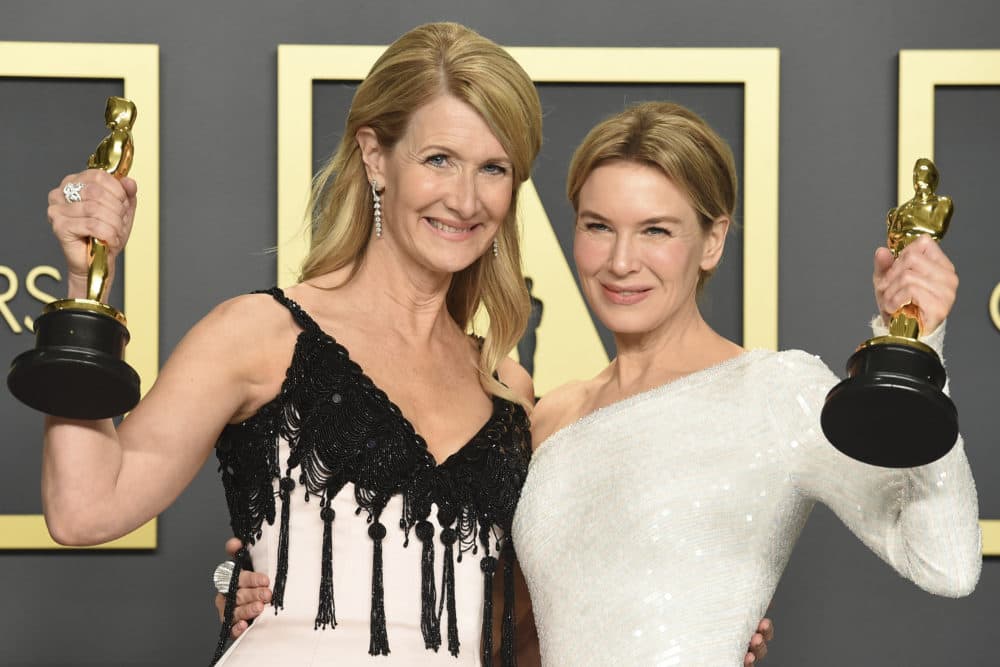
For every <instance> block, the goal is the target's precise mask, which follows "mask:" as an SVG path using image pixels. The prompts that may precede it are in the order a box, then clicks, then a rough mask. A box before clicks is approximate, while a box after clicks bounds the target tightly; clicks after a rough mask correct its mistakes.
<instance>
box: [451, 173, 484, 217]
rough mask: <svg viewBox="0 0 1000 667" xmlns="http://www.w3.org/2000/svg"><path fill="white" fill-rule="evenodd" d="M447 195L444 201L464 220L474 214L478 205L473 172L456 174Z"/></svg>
mask: <svg viewBox="0 0 1000 667" xmlns="http://www.w3.org/2000/svg"><path fill="white" fill-rule="evenodd" d="M449 195H450V196H449V198H448V201H447V202H446V204H447V206H448V208H450V209H451V210H453V211H454V212H455V213H456V214H457V215H458V216H459V217H460V218H462V219H464V220H468V219H469V218H471V217H472V216H474V215H475V214H476V209H477V208H478V206H479V195H478V193H477V192H476V174H475V172H469V171H463V172H462V173H460V174H457V175H456V176H455V180H454V182H453V183H452V188H451V192H450V193H449Z"/></svg>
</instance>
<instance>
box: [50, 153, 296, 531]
mask: <svg viewBox="0 0 1000 667" xmlns="http://www.w3.org/2000/svg"><path fill="white" fill-rule="evenodd" d="M70 182H75V183H81V184H83V187H82V189H81V195H82V201H76V202H69V201H67V200H66V199H65V197H64V196H63V191H62V188H63V186H65V185H66V184H67V183H70ZM136 194H137V186H136V183H135V181H132V180H131V179H127V178H125V179H122V180H120V181H119V180H118V179H116V178H114V177H112V176H110V175H109V174H107V173H105V172H103V171H101V170H97V169H90V170H87V171H84V172H81V173H78V174H70V175H69V176H67V177H66V178H65V179H63V181H62V182H61V183H60V184H59V186H57V187H56V188H55V189H53V190H52V192H50V193H49V208H48V217H49V221H50V223H51V224H52V229H53V233H54V234H55V236H56V238H57V240H58V241H59V243H60V245H61V246H62V250H63V254H64V256H65V257H66V263H67V279H68V284H69V297H70V298H79V297H83V296H86V294H85V292H86V276H87V269H88V261H87V256H88V250H87V247H88V239H89V238H90V237H96V238H100V239H102V240H104V241H105V242H106V244H107V246H108V251H109V264H110V265H111V266H112V267H113V266H114V258H115V257H116V256H117V255H118V254H119V253H120V252H121V251H122V249H123V248H124V246H125V243H126V241H127V239H128V235H129V233H130V231H131V227H132V220H133V217H134V213H135V209H136V201H137V200H136ZM255 303H256V306H254V305H253V304H255ZM260 314H261V306H260V303H259V302H255V301H253V298H251V297H244V298H241V299H236V300H234V301H232V302H229V303H227V304H224V305H223V306H220V307H219V308H216V309H215V310H214V311H213V312H212V313H211V314H209V315H208V316H207V317H206V318H205V319H204V320H202V321H201V322H199V323H198V324H197V325H196V326H195V327H194V328H193V329H192V330H191V332H190V333H189V334H188V335H187V336H186V337H185V338H184V340H183V341H181V343H180V345H179V346H178V347H177V349H176V350H175V351H174V353H173V355H172V356H171V358H170V360H169V361H168V362H167V364H166V365H165V366H164V368H163V370H162V371H161V373H160V376H159V378H158V380H157V382H156V384H155V385H154V386H153V387H152V389H151V390H150V391H149V393H148V394H147V395H146V397H145V398H144V399H143V400H142V401H141V402H140V403H139V405H138V406H137V407H136V408H135V410H134V411H133V412H132V413H131V414H130V415H129V416H128V418H127V419H125V421H124V422H123V423H122V424H121V426H120V427H119V428H118V429H117V431H116V429H115V427H114V424H113V423H112V421H111V420H110V419H106V420H99V421H83V420H70V419H61V418H56V417H47V418H46V420H45V435H44V450H43V461H42V504H43V509H44V512H45V518H46V522H47V524H48V527H49V532H50V533H51V534H52V537H53V538H54V539H55V540H56V541H58V542H60V543H63V544H68V545H86V544H96V543H100V542H105V541H107V540H110V539H114V538H116V537H119V536H121V535H124V534H125V533H127V532H129V531H131V530H133V529H134V528H136V527H138V526H140V525H142V524H143V523H145V522H146V521H148V520H149V519H151V518H152V517H154V516H156V515H157V514H158V513H159V512H161V511H162V510H163V509H164V508H166V507H167V506H168V505H169V504H170V503H171V502H172V501H173V500H174V499H175V498H176V497H177V496H178V494H180V492H181V491H182V490H183V489H184V488H185V487H186V486H187V484H188V483H189V482H190V481H191V479H192V478H193V477H194V475H195V474H196V472H197V471H198V469H199V468H200V466H201V465H202V463H204V461H205V459H206V457H207V456H208V454H209V452H210V451H211V448H212V445H213V443H214V441H215V439H216V437H217V436H218V434H219V432H220V431H221V429H222V428H223V426H224V425H225V424H226V423H227V422H228V421H230V420H232V419H233V418H234V416H236V415H237V414H239V413H240V411H241V410H242V409H245V408H246V406H247V405H249V404H250V403H251V402H252V400H251V396H252V394H253V391H252V390H253V388H254V387H255V381H257V380H259V378H260V377H264V376H266V374H267V372H268V371H269V370H270V369H267V368H261V364H260V363H259V360H258V359H255V358H254V353H253V346H252V345H250V342H251V338H252V337H253V336H261V335H262V334H264V335H270V332H262V328H264V327H263V325H262V324H261V322H260V321H259V320H260V318H259V315H260ZM271 319H273V320H275V322H278V321H279V320H278V318H271ZM246 332H252V333H250V334H248V333H246ZM262 337H263V336H262ZM279 377H280V376H279Z"/></svg>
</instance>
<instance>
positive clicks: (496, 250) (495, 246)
mask: <svg viewBox="0 0 1000 667" xmlns="http://www.w3.org/2000/svg"><path fill="white" fill-rule="evenodd" d="M493 256H494V257H499V256H500V244H499V243H497V240H496V239H493Z"/></svg>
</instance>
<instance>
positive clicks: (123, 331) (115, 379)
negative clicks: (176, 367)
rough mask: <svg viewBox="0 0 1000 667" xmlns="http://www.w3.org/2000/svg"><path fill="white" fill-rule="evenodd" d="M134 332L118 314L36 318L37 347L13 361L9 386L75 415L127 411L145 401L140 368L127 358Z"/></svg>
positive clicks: (18, 394) (45, 406)
mask: <svg viewBox="0 0 1000 667" xmlns="http://www.w3.org/2000/svg"><path fill="white" fill-rule="evenodd" d="M128 340H129V333H128V329H127V328H125V325H123V324H122V323H121V322H119V321H118V320H116V319H115V318H113V317H109V316H107V315H102V314H100V313H95V312H91V311H88V310H75V309H65V310H54V311H52V312H48V313H45V314H44V315H42V316H41V317H39V318H38V319H37V320H36V321H35V349H34V350H29V351H27V352H24V353H22V354H19V355H18V356H17V357H15V358H14V361H13V362H11V366H10V372H9V373H8V375H7V386H8V387H9V388H10V391H11V393H12V394H13V395H14V397H15V398H17V399H18V400H19V401H21V402H22V403H25V404H26V405H28V406H30V407H32V408H35V409H36V410H41V411H42V412H45V413H46V414H50V415H55V416H58V417H67V418H70V419H104V418H107V417H117V416H118V415H122V414H125V413H126V412H128V411H129V410H131V409H132V408H134V407H135V405H136V403H138V402H139V374H138V373H136V372H135V370H134V369H133V368H132V367H131V366H129V365H128V364H127V363H125V361H124V360H123V357H124V353H125V345H126V343H128Z"/></svg>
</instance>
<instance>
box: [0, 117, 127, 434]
mask: <svg viewBox="0 0 1000 667" xmlns="http://www.w3.org/2000/svg"><path fill="white" fill-rule="evenodd" d="M135 118H136V108H135V104H133V103H132V102H131V101H130V100H127V99H124V98H122V97H109V98H108V104H107V108H106V110H105V113H104V119H105V123H106V124H107V126H108V129H110V130H111V132H110V134H108V136H106V137H105V138H104V140H103V141H101V143H100V144H99V145H98V146H97V148H96V149H95V150H94V153H93V155H91V156H90V159H89V160H88V161H87V167H88V168H90V169H102V170H104V171H106V172H107V173H109V174H111V175H113V176H115V177H117V178H122V177H124V176H126V175H128V172H129V169H130V168H131V166H132V156H133V143H132V131H131V130H132V125H133V124H134V123H135ZM110 269H111V267H110V266H109V265H108V248H107V246H106V245H105V244H104V242H103V241H101V240H99V239H91V240H90V267H89V270H88V273H87V298H85V299H62V300H59V301H53V302H52V303H50V304H48V305H47V306H45V309H44V311H43V313H42V315H41V316H40V317H39V318H38V319H37V320H35V349H33V350H29V351H27V352H23V353H21V354H19V355H18V356H17V357H15V358H14V361H13V362H11V366H10V372H9V373H8V375H7V386H8V387H9V388H10V390H11V393H12V394H13V395H14V396H15V397H16V398H17V399H18V400H20V401H21V402H23V403H25V404H27V405H29V406H30V407H32V408H35V409H36V410H41V411H42V412H45V413H47V414H50V415H56V416H59V417H68V418H72V419H103V418H106V417H115V416H118V415H121V414H124V413H125V412H128V411H129V410H131V409H132V408H133V407H135V404H136V403H138V402H139V375H138V373H136V372H135V370H134V369H133V368H132V367H131V366H129V365H128V364H127V363H125V360H124V354H125V345H126V344H127V343H128V341H129V333H128V329H127V328H126V326H127V322H126V320H125V315H124V314H122V313H121V312H120V311H118V310H117V309H115V308H113V307H111V306H109V305H108V304H106V303H104V299H105V298H106V297H107V294H106V292H107V288H108V275H109V272H110Z"/></svg>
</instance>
